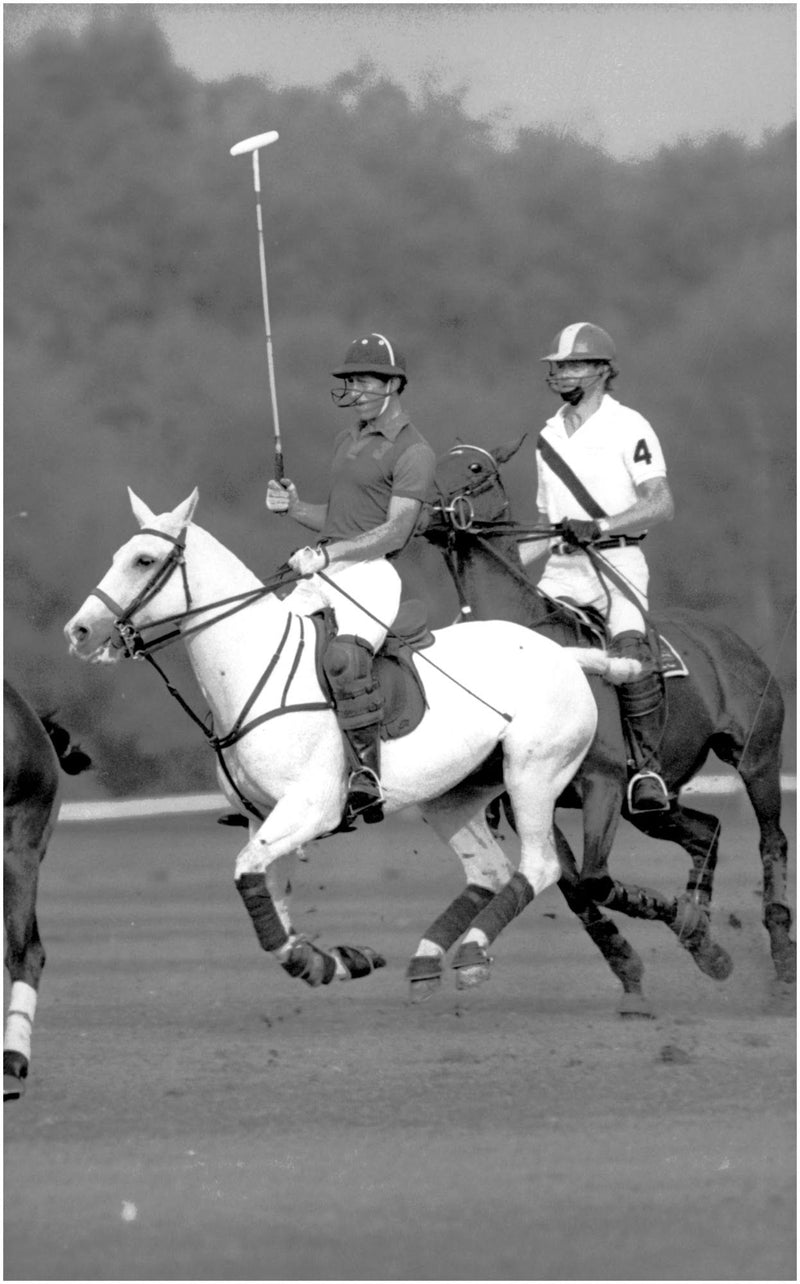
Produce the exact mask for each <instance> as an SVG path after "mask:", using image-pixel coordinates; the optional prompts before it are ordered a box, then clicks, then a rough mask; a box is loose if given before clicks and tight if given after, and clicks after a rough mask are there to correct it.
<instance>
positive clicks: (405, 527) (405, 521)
mask: <svg viewBox="0 0 800 1284" xmlns="http://www.w3.org/2000/svg"><path fill="white" fill-rule="evenodd" d="M421 508H422V504H421V503H420V501H419V500H418V499H408V498H406V497H405V496H400V495H393V496H392V498H391V499H390V500H389V508H388V510H387V513H386V521H385V522H382V523H381V525H380V526H375V527H373V529H372V530H371V531H365V532H364V534H363V535H355V536H354V537H353V538H352V539H337V540H334V541H333V543H332V544H327V545H326V546H325V551H326V553H327V554H328V557H329V559H330V561H331V562H364V561H370V560H372V559H373V558H377V557H386V556H387V555H388V554H389V553H396V552H397V551H398V550H399V549H401V548H402V547H403V546H404V545H405V544H406V543H407V542H408V540H409V539H410V538H411V536H412V534H413V533H414V527H415V526H416V524H417V518H418V517H419V512H420V509H421ZM292 516H294V513H293V514H292Z"/></svg>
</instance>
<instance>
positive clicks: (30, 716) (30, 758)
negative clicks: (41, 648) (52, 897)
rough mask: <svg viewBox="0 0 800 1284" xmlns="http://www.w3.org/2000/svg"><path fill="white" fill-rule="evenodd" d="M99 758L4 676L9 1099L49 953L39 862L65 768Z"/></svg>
mask: <svg viewBox="0 0 800 1284" xmlns="http://www.w3.org/2000/svg"><path fill="white" fill-rule="evenodd" d="M90 763H91V760H90V759H89V758H88V757H87V755H86V754H85V753H83V752H82V751H81V750H80V749H79V748H78V747H77V746H73V745H72V744H71V743H70V738H69V733H68V732H66V731H65V730H64V728H63V727H61V726H59V724H58V723H57V722H56V721H55V720H54V719H53V718H52V717H51V716H49V715H44V716H43V717H39V715H38V714H36V713H35V712H34V711H33V709H32V708H31V706H30V705H29V704H28V702H27V700H25V699H24V698H23V697H22V696H21V695H20V693H19V692H18V691H17V690H15V688H14V687H12V685H11V683H10V682H6V681H4V682H3V804H4V834H3V918H4V923H5V933H6V959H5V962H6V968H7V969H8V974H9V977H10V978H11V999H10V1003H9V1010H8V1015H7V1018H6V1029H5V1039H4V1043H3V1099H4V1100H5V1101H8V1100H13V1099H15V1098H17V1097H21V1096H22V1093H23V1091H24V1086H25V1080H26V1078H27V1075H28V1068H29V1064H30V1049H31V1032H32V1029H33V1020H34V1016H35V1014H36V1002H37V998H38V993H39V981H40V979H41V975H42V969H43V967H44V961H45V953H44V947H43V946H42V941H41V937H40V936H39V925H38V922H37V919H36V893H37V889H38V886H39V867H40V865H41V863H42V861H43V860H44V856H45V852H46V851H47V844H48V842H49V840H50V835H51V833H52V831H53V826H54V825H55V822H56V819H57V816H58V809H59V775H60V769H63V770H64V771H66V772H67V773H68V774H69V775H75V774H77V772H79V771H84V770H85V769H86V768H87V767H88V766H90Z"/></svg>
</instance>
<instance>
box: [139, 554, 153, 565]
mask: <svg viewBox="0 0 800 1284" xmlns="http://www.w3.org/2000/svg"><path fill="white" fill-rule="evenodd" d="M155 560H156V559H155V558H154V557H148V555H147V553H142V554H141V555H140V556H139V557H137V559H136V565H137V566H152V565H153V563H154V562H155Z"/></svg>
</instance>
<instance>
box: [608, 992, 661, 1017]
mask: <svg viewBox="0 0 800 1284" xmlns="http://www.w3.org/2000/svg"><path fill="white" fill-rule="evenodd" d="M617 1012H618V1013H619V1015H620V1016H621V1017H640V1018H642V1019H644V1020H652V1019H653V1018H654V1017H655V1012H654V1011H653V1009H652V1007H651V1006H650V1004H649V1003H648V1001H647V999H646V998H645V997H644V995H643V994H623V996H622V998H621V999H620V1001H619V1006H618V1007H617Z"/></svg>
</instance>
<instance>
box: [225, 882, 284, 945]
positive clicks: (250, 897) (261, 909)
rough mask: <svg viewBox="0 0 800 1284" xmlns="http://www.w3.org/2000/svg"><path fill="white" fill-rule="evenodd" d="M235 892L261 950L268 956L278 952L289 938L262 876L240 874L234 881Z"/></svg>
mask: <svg viewBox="0 0 800 1284" xmlns="http://www.w3.org/2000/svg"><path fill="white" fill-rule="evenodd" d="M236 890H237V891H238V893H239V895H240V896H241V898H242V900H243V901H244V904H245V909H246V910H247V912H248V914H249V915H250V918H251V919H252V921H253V927H254V928H255V929H256V936H257V937H258V943H259V945H260V946H261V948H262V950H266V951H267V953H269V954H271V953H273V952H274V951H275V950H279V949H280V948H281V946H282V945H285V944H286V942H287V941H288V939H289V937H288V935H287V933H286V929H285V927H284V926H283V923H282V922H281V920H280V918H279V917H278V911H277V910H276V909H275V903H274V901H273V899H272V897H271V896H270V894H269V892H268V891H267V884H266V880H265V877H264V875H263V874H242V876H241V878H237V880H236Z"/></svg>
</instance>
